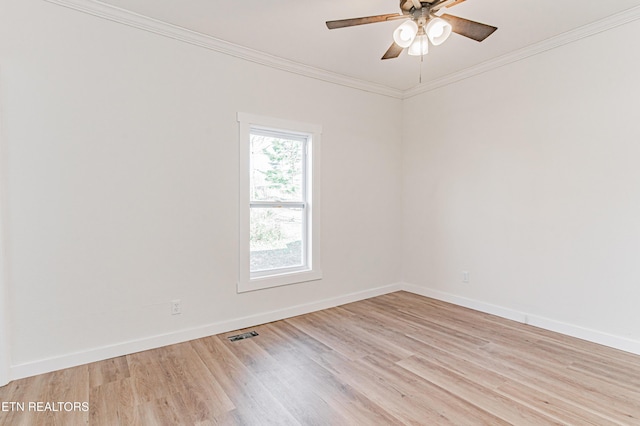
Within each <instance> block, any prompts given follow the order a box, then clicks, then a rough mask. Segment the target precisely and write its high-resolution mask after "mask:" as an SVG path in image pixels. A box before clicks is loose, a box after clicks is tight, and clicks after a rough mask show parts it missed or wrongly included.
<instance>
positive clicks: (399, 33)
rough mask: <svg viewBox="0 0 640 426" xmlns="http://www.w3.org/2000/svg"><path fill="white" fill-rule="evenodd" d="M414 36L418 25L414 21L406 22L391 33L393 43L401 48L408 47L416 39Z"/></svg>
mask: <svg viewBox="0 0 640 426" xmlns="http://www.w3.org/2000/svg"><path fill="white" fill-rule="evenodd" d="M416 34H418V24H416V23H415V21H406V22H404V23H402V24H401V25H400V26H399V27H398V28H396V30H395V31H394V32H393V41H395V42H396V44H397V45H398V46H400V47H402V48H405V47H409V46H411V43H413V40H414V39H415V38H416Z"/></svg>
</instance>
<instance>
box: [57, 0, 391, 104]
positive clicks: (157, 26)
mask: <svg viewBox="0 0 640 426" xmlns="http://www.w3.org/2000/svg"><path fill="white" fill-rule="evenodd" d="M45 1H48V2H49V3H54V4H57V5H60V6H64V7H68V8H70V9H74V10H77V11H79V12H84V13H87V14H89V15H93V16H97V17H99V18H104V19H107V20H109V21H113V22H118V23H120V24H123V25H127V26H129V27H133V28H138V29H140V30H143V31H148V32H151V33H154V34H158V35H161V36H164V37H169V38H172V39H174V40H178V41H182V42H185V43H189V44H193V45H195V46H199V47H204V48H205V49H209V50H213V51H216V52H220V53H223V54H225V55H229V56H233V57H235V58H240V59H244V60H246V61H250V62H254V63H256V64H260V65H265V66H268V67H271V68H275V69H279V70H282V71H287V72H290V73H293V74H298V75H303V76H306V77H310V78H314V79H317V80H322V81H326V82H329V83H334V84H339V85H341V86H346V87H351V88H353V89H359V90H364V91H366V92H372V93H377V94H380V95H384V96H389V97H392V98H397V99H401V98H402V93H403V92H402V90H399V89H394V88H391V87H388V86H385V85H382V84H377V83H372V82H369V81H364V80H361V79H358V78H354V77H349V76H346V75H342V74H338V73H335V72H331V71H327V70H323V69H320V68H315V67H312V66H309V65H304V64H301V63H298V62H294V61H290V60H288V59H284V58H280V57H278V56H274V55H269V54H267V53H263V52H259V51H257V50H253V49H250V48H248V47H244V46H239V45H237V44H233V43H230V42H228V41H224V40H221V39H218V38H215V37H211V36H209V35H206V34H202V33H199V32H196V31H192V30H189V29H186V28H183V27H180V26H178V25H174V24H170V23H168V22H164V21H160V20H157V19H154V18H150V17H147V16H144V15H140V14H137V13H135V12H131V11H128V10H125V9H121V8H119V7H116V6H112V5H109V4H106V3H102V2H100V1H97V0H45Z"/></svg>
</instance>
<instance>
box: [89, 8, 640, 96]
mask: <svg viewBox="0 0 640 426" xmlns="http://www.w3.org/2000/svg"><path fill="white" fill-rule="evenodd" d="M101 2H102V3H105V4H108V5H112V6H116V7H118V8H121V9H125V10H127V11H130V12H134V13H137V14H140V15H143V16H146V17H150V18H154V19H156V20H159V21H163V22H166V23H170V24H173V25H176V26H179V27H183V28H186V29H189V30H193V31H196V32H199V33H202V34H205V35H208V36H211V37H214V38H217V39H220V40H224V41H227V42H231V43H233V44H235V45H238V46H242V47H245V48H249V49H253V50H257V51H260V52H263V53H267V54H269V55H273V56H276V57H279V58H283V59H287V60H290V61H293V62H296V63H299V64H304V65H307V66H311V67H314V68H318V69H321V70H327V71H331V72H333V73H337V74H340V75H344V76H348V77H353V78H357V79H359V80H363V81H366V82H372V83H376V84H379V85H383V86H386V87H389V88H392V89H397V90H401V91H404V90H408V89H411V88H412V87H414V86H416V85H418V82H419V81H418V80H419V76H420V66H421V64H420V58H419V57H412V56H409V55H407V54H406V52H405V53H403V54H402V55H400V57H399V58H397V59H391V60H386V61H381V60H380V57H381V56H382V55H383V54H384V52H385V51H386V49H387V48H388V47H389V45H390V44H391V42H392V32H393V30H394V29H395V28H396V27H397V26H398V25H399V21H395V22H383V23H376V24H370V25H362V26H357V27H350V28H342V29H336V30H328V29H327V28H326V26H325V21H327V20H335V19H344V18H354V17H362V16H370V15H379V14H385V13H396V12H399V7H398V4H399V2H398V0H346V1H345V0H315V1H310V0H262V1H244V2H242V1H215V0H101ZM638 6H640V0H615V1H607V2H597V1H585V0H528V1H525V0H467V1H466V2H464V3H462V4H459V5H457V6H455V7H453V8H450V9H447V13H449V14H452V15H457V16H460V17H463V18H467V19H471V20H474V21H479V22H483V23H486V24H490V25H493V26H496V27H498V31H496V32H495V33H494V34H493V35H491V36H490V37H489V38H487V39H486V40H485V41H483V42H482V43H478V42H476V41H473V40H470V39H467V38H465V37H462V36H460V35H457V34H453V35H452V36H451V37H450V38H449V40H447V41H446V42H445V43H444V44H442V45H440V46H437V47H433V46H432V47H431V49H430V52H429V54H428V55H427V56H426V57H425V60H424V63H423V64H422V81H423V83H425V82H429V81H433V80H436V79H441V78H443V77H445V76H447V75H450V74H453V73H457V72H460V71H462V70H465V69H468V68H470V67H473V66H475V65H478V64H480V63H483V62H486V61H491V60H494V59H496V58H498V57H500V56H502V55H506V54H509V53H510V52H514V51H518V50H520V49H523V48H525V47H527V46H530V45H535V44H536V43H540V42H542V41H544V40H547V39H550V38H553V37H556V36H559V35H561V34H563V33H566V32H568V31H571V30H574V29H576V28H579V27H582V26H585V25H593V24H594V23H596V22H598V21H600V20H603V19H605V18H608V17H610V16H612V15H615V14H618V13H621V12H624V11H626V10H629V9H631V8H634V7H638ZM630 42H631V41H630Z"/></svg>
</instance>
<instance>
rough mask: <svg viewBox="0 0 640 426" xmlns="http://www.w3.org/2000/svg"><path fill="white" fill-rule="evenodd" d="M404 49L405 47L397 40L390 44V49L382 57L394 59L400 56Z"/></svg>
mask: <svg viewBox="0 0 640 426" xmlns="http://www.w3.org/2000/svg"><path fill="white" fill-rule="evenodd" d="M403 50H404V48H403V47H400V46H398V45H397V44H396V43H395V42H394V43H393V44H392V45H391V46H389V49H387V51H386V52H385V54H384V55H383V56H382V58H380V59H383V60H384V59H393V58H397V57H398V56H400V54H401V53H402V51H403Z"/></svg>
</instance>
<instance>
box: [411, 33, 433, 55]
mask: <svg viewBox="0 0 640 426" xmlns="http://www.w3.org/2000/svg"><path fill="white" fill-rule="evenodd" d="M407 53H409V55H411V56H422V55H426V54H427V53H429V40H428V39H427V36H426V35H424V34H423V35H419V36H417V37H416V39H415V40H413V43H411V46H409V50H408V52H407Z"/></svg>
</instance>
